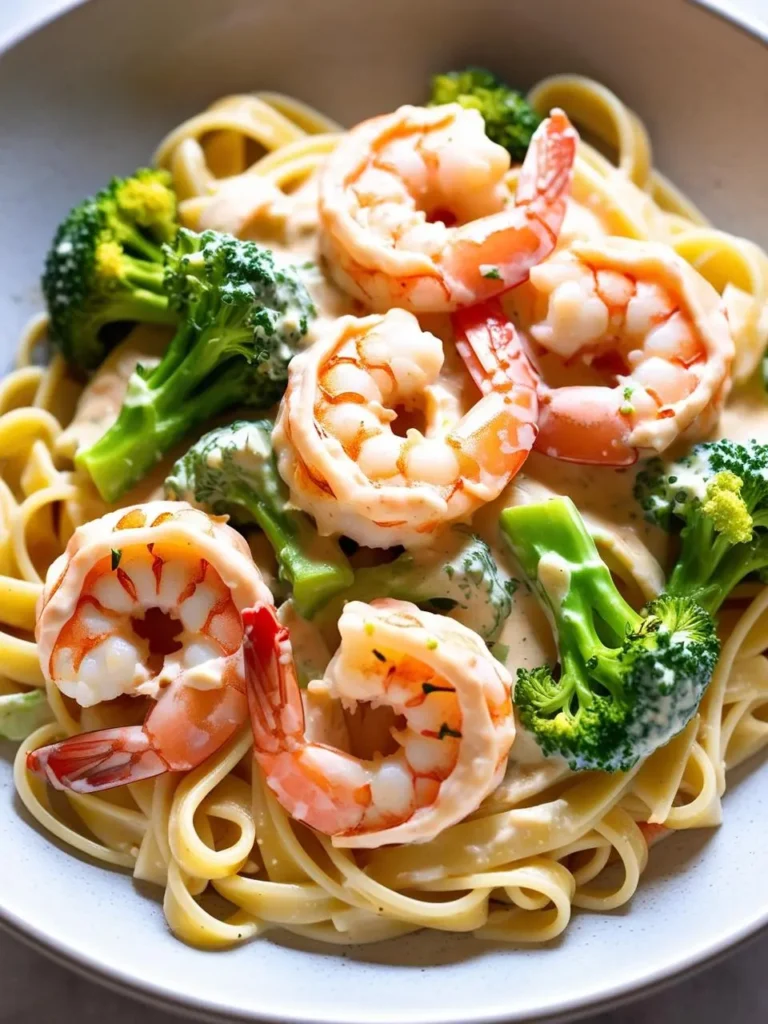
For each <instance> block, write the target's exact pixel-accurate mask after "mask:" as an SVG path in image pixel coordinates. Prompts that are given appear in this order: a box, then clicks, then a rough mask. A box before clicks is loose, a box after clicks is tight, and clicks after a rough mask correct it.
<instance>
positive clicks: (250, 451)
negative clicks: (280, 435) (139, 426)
mask: <svg viewBox="0 0 768 1024" xmlns="http://www.w3.org/2000/svg"><path fill="white" fill-rule="evenodd" d="M272 426H273V424H272V422H271V421H270V420H258V421H256V422H255V423H251V422H247V421H244V420H238V421H237V422H235V423H232V424H230V425H229V426H226V427H217V428H216V429H215V430H212V431H211V432H210V433H208V434H206V435H205V436H204V437H202V438H201V439H200V440H199V441H198V442H197V444H194V445H192V447H191V448H190V450H189V451H188V452H187V453H186V455H184V456H182V458H180V459H179V461H178V462H177V463H176V465H175V466H174V467H173V469H172V470H171V473H170V475H169V476H168V478H167V479H166V481H165V492H166V495H167V496H168V497H169V498H176V499H180V500H182V499H183V500H186V501H189V502H191V503H192V504H194V505H198V506H199V507H201V508H204V509H205V510H206V511H208V512H213V513H214V514H216V515H229V516H230V517H231V519H232V522H233V523H235V524H237V525H248V524H250V523H255V524H257V525H258V526H260V527H261V529H262V530H263V531H264V533H265V534H266V536H267V539H268V540H269V542H270V544H271V545H272V547H273V548H274V551H275V555H276V556H277V561H278V564H279V566H280V577H281V579H283V580H285V581H286V582H287V583H289V584H290V585H291V587H292V589H293V600H294V604H295V605H296V609H297V610H298V612H299V614H300V615H302V616H303V617H304V618H307V619H310V618H312V617H313V616H314V615H315V613H316V612H317V611H318V609H319V608H321V607H322V606H323V605H325V604H326V603H327V602H328V601H329V599H330V598H332V597H333V595H334V594H337V593H338V592H339V591H340V590H344V589H345V588H347V587H349V586H350V584H351V583H352V581H353V579H354V576H353V573H352V568H351V566H350V564H349V562H348V561H347V559H346V558H345V556H344V554H343V553H342V551H341V549H340V548H339V546H338V544H337V543H336V542H335V541H334V540H332V539H331V538H329V537H319V536H318V534H317V532H316V531H315V529H314V527H313V525H312V521H311V520H310V519H309V517H308V516H306V515H304V513H303V512H298V511H296V510H295V509H292V508H290V507H289V504H288V492H287V489H286V487H285V485H284V484H283V481H282V480H281V479H280V476H279V475H278V472H277V466H276V464H275V455H274V451H273V449H272Z"/></svg>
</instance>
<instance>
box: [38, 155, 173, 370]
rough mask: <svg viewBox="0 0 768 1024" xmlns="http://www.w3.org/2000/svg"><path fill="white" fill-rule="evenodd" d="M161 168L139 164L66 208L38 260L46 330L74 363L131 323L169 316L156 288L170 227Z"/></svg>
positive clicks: (90, 365)
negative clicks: (41, 260)
mask: <svg viewBox="0 0 768 1024" xmlns="http://www.w3.org/2000/svg"><path fill="white" fill-rule="evenodd" d="M177 227H178V225H177V223H176V195H175V193H174V192H173V189H172V188H171V176H170V174H168V172H167V171H155V170H149V169H147V168H142V169H141V170H138V171H136V173H135V174H134V175H132V176H131V177H130V178H113V180H112V181H111V183H110V184H109V185H108V186H107V188H105V189H103V190H102V191H101V192H98V193H97V194H96V195H95V196H92V197H91V198H89V199H84V200H83V202H81V203H79V204H78V205H77V206H75V207H74V209H72V210H70V212H69V214H68V215H67V217H66V218H65V220H64V221H63V223H62V224H60V225H59V228H58V230H57V231H56V234H55V236H54V239H53V243H52V245H51V248H50V250H49V252H48V256H47V258H46V261H45V271H44V273H43V280H42V287H43V294H44V295H45V300H46V303H47V305H48V312H49V315H50V318H51V334H52V337H53V339H54V341H55V342H56V343H57V344H58V346H59V347H60V348H61V351H62V352H63V354H64V356H65V357H66V359H67V360H68V362H70V363H71V364H72V365H73V366H76V367H78V368H79V369H81V370H85V371H90V370H93V369H95V368H96V367H97V366H98V365H99V363H100V362H101V361H102V360H103V359H104V357H105V355H106V354H107V352H108V350H109V347H110V341H111V342H114V341H115V340H117V337H118V336H119V335H117V334H116V332H114V331H112V333H111V336H110V331H109V327H110V325H114V324H126V323H132V322H136V321H139V322H142V323H169V324H170V323H175V321H176V319H177V314H176V312H175V311H174V310H173V309H172V308H171V307H170V305H169V303H168V299H167V297H166V295H165V292H164V288H163V274H164V271H163V251H162V245H163V243H165V242H170V241H172V240H173V238H174V236H175V234H176V230H177Z"/></svg>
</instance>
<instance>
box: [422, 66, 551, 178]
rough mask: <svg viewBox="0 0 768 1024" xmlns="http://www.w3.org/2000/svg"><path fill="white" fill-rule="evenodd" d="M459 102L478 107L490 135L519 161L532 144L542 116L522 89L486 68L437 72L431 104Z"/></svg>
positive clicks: (468, 106) (470, 106)
mask: <svg viewBox="0 0 768 1024" xmlns="http://www.w3.org/2000/svg"><path fill="white" fill-rule="evenodd" d="M442 103H460V104H461V106H462V107H467V108H469V109H471V110H479V111H480V113H481V114H482V115H483V119H484V121H485V132H486V135H487V136H488V138H489V139H492V140H493V142H497V143H498V144H499V145H500V146H503V147H504V149H506V150H508V152H509V154H510V156H511V157H512V159H513V160H515V161H517V162H520V161H522V160H523V158H524V157H525V154H526V151H527V150H528V146H529V145H530V144H531V139H532V138H533V133H534V132H535V131H536V129H537V128H538V127H539V125H540V124H541V118H540V117H539V115H538V114H537V113H536V111H535V110H534V109H533V107H532V106H531V105H530V104H529V103H528V101H527V100H526V98H525V97H524V96H523V94H522V93H521V92H517V91H516V90H515V89H510V87H509V86H508V85H505V83H504V82H502V81H501V79H499V78H497V77H496V75H494V74H493V73H492V72H490V71H486V70H485V69H484V68H467V69H466V70H464V71H448V72H447V73H446V74H443V75H434V76H433V78H432V88H431V93H430V97H429V105H430V106H436V105H439V104H442Z"/></svg>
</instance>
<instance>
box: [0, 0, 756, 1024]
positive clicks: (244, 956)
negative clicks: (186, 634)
mask: <svg viewBox="0 0 768 1024" xmlns="http://www.w3.org/2000/svg"><path fill="white" fill-rule="evenodd" d="M467 62H475V63H481V64H486V65H488V66H490V67H493V68H495V69H496V70H497V71H499V72H500V73H502V74H504V75H505V77H508V78H509V79H510V80H511V81H513V82H515V83H519V84H520V85H526V84H528V83H529V82H531V81H533V80H534V79H536V78H537V77H540V76H542V75H545V74H550V73H552V72H556V71H576V72H582V73H586V74H589V75H594V76H595V77H597V78H599V79H601V80H602V81H604V82H606V83H607V84H608V85H609V86H611V87H612V88H614V89H615V90H616V91H617V92H619V94H620V95H621V96H622V97H623V98H624V99H626V100H627V101H628V102H629V103H630V104H631V106H633V107H634V108H635V109H636V110H637V111H638V112H639V113H640V115H641V116H642V117H643V118H644V119H645V121H646V123H647V124H648V125H649V127H650V129H651V133H652V136H653V140H654V143H655V147H656V153H657V160H658V163H659V165H660V166H661V168H662V169H663V170H664V171H666V172H667V173H668V174H669V175H670V176H671V177H672V178H673V180H675V181H676V182H677V183H678V184H680V185H681V186H683V187H684V188H685V189H686V190H687V191H688V192H690V193H691V195H692V196H693V197H694V199H695V200H697V201H698V202H699V204H700V205H701V206H702V207H703V209H704V210H706V211H707V212H708V213H709V214H711V216H712V217H713V219H714V220H715V222H716V223H722V224H723V225H724V226H727V227H729V228H730V229H732V230H735V231H741V232H743V233H745V234H748V235H750V236H752V237H756V238H758V240H760V241H762V242H763V243H764V244H765V243H766V242H768V189H767V188H766V186H765V181H766V167H768V132H766V131H765V127H766V108H768V53H766V52H765V49H764V45H763V44H762V43H761V42H760V41H759V40H758V39H756V38H755V37H754V36H750V35H748V34H747V32H746V31H744V30H743V28H740V27H738V26H736V25H734V24H731V23H729V22H728V21H726V20H723V19H721V18H720V17H718V16H715V15H713V14H712V13H710V12H709V11H707V10H705V9H704V8H702V7H700V6H698V5H695V4H692V3H687V2H685V0H623V2H622V3H621V4H618V3H617V2H616V0H579V2H578V3H576V2H574V0H537V2H536V3H531V2H529V0H381V2H379V3H373V2H370V0H217V2H215V3H214V2H212V0H98V2H96V0H94V2H91V3H88V4H86V5H85V6H82V7H78V8H77V9H75V10H73V11H71V12H70V13H68V14H66V15H65V16H63V17H61V18H60V19H58V20H56V21H53V22H51V23H49V24H47V25H45V26H44V27H43V28H41V29H40V30H39V31H37V32H35V33H34V34H32V35H30V36H28V37H26V38H24V39H21V40H20V41H18V42H16V44H15V45H14V46H12V47H11V48H9V49H8V51H7V52H6V54H5V55H4V56H3V58H2V61H1V62H0V239H2V245H0V282H1V283H2V284H1V285H0V324H1V325H2V332H0V338H1V339H2V345H3V350H2V353H1V355H2V360H3V363H4V364H5V365H8V364H9V363H10V359H11V353H12V347H13V344H14V339H15V338H16V336H17V330H18V329H19V328H20V327H21V325H22V323H23V322H24V320H25V318H26V317H27V315H28V314H29V313H30V312H32V311H33V310H36V309H38V308H40V297H39V294H38V287H37V281H38V277H39V274H40V269H41V264H42V259H43V255H44V252H45V249H46V246H47V243H48V241H49V239H50V236H51V232H52V230H53V227H54V225H55V224H56V223H57V221H58V220H59V218H60V217H61V215H62V213H63V212H64V211H65V210H66V209H67V208H68V207H69V205H70V204H71V203H73V202H74V201H76V200H78V199H79V198H81V197H82V196H83V195H85V194H87V193H88V192H89V191H90V190H92V189H94V188H96V187H98V186H100V185H101V184H102V183H103V182H104V181H105V179H106V178H107V177H108V176H109V175H110V174H112V173H115V172H120V171H129V170H131V169H132V168H133V167H135V166H136V165H137V164H139V163H141V162H142V161H145V160H146V159H147V158H148V156H149V154H150V153H151V152H152V150H153V148H154V146H155V144H156V143H157V141H158V140H159V139H160V138H161V136H162V135H163V134H164V132H165V131H166V130H167V129H168V128H170V127H171V126H173V125H174V124H176V123H177V122H178V121H180V120H181V119H182V118H184V117H185V116H187V115H189V114H191V113H193V112H195V111H197V110H199V109H200V108H202V107H203V106H204V105H205V104H207V103H208V102H209V101H210V100H212V99H214V98H215V97H217V96H220V95H222V94H224V93H227V92H238V91H248V90H250V89H254V88H256V87H265V88H271V89H282V90H285V91H286V92H290V93H294V94H295V95H297V96H299V97H303V98H305V99H307V100H309V101H310V102H312V103H314V104H316V105H317V106H319V107H320V108H321V109H323V110H326V111H328V112H329V113H330V114H332V115H334V116H336V117H338V118H339V119H340V120H341V121H342V122H346V123H353V122H354V121H356V120H358V119H360V118H361V117H363V116H364V115H367V114H371V113H374V112H378V111H381V110H390V109H392V108H393V107H395V106H396V105H397V104H398V103H401V102H405V101H418V99H419V98H420V97H421V96H423V95H424V90H425V87H426V81H427V76H428V73H429V72H431V71H435V70H438V69H444V68H448V67H452V66H456V65H460V64H462V63H467ZM761 235H762V237H760V236H761ZM1 670H2V668H1V667H0V671H1ZM2 753H3V758H2V760H0V800H1V801H2V805H1V806H0V878H2V883H1V885H0V919H1V922H2V923H4V924H5V925H7V926H8V927H10V928H12V929H14V930H17V931H18V932H19V934H20V935H22V936H24V937H26V938H28V939H31V940H33V941H34V942H36V943H37V944H39V946H40V947H41V948H43V949H45V950H47V951H48V952H50V953H51V954H53V955H54V956H57V957H58V958H59V959H63V960H65V961H66V962H68V963H69V964H71V965H72V966H75V967H79V968H80V969H82V970H85V971H87V973H88V974H89V976H91V977H96V978H100V979H102V980H104V981H106V982H108V983H111V984H113V985H118V986H121V987H125V988H129V989H130V990H131V991H133V992H134V993H136V994H139V995H144V996H145V997H149V998H155V999H159V1000H162V1001H165V1002H172V1003H175V1004H182V1005H183V1006H184V1007H185V1008H186V1009H187V1010H191V1011H197V1012H198V1013H200V1014H206V1013H210V1014H221V1015H222V1016H229V1017H232V1018H247V1019H269V1020H280V1021H312V1022H314V1021H318V1022H320V1021H329V1022H330V1021H333V1022H335V1024H346V1022H350V1024H351V1022H355V1024H358V1022H359V1024H385V1022H387V1024H389V1022H399V1024H417V1022H418V1024H426V1022H431V1021H435V1022H437V1021H440V1022H443V1024H449V1022H453V1021H456V1022H459V1021H461V1022H471V1021H492V1020H514V1021H522V1020H532V1019H536V1020H538V1019H541V1018H545V1017H549V1016H558V1015H565V1014H568V1013H569V1012H572V1011H575V1010H578V1009H582V1010H583V1009H585V1008H586V1007H591V1008H596V1007H597V1006H602V1005H605V1004H606V1003H607V1002H610V1001H614V1000H616V999H619V998H622V997H625V996H627V995H628V994H630V993H632V992H633V991H636V990H638V989H641V988H644V987H648V986H651V985H656V984H658V983H659V982H660V981H663V980H664V979H667V978H669V977H670V976H671V975H673V974H675V973H676V972H679V971H681V970H684V969H686V968H689V967H691V966H692V965H695V964H697V963H700V962H701V961H703V960H705V959H706V958H709V957H712V956H713V955H716V954H717V953H718V952H721V951H722V950H724V949H726V948H728V947H729V946H731V945H732V944H733V943H735V942H737V941H739V940H741V939H743V938H744V937H746V936H748V935H749V934H751V933H753V932H754V931H756V930H757V929H758V928H759V927H760V926H761V925H763V924H764V923H765V922H766V921H768V847H767V846H766V843H765V820H766V794H768V776H766V775H765V774H761V773H760V771H759V770H757V769H758V768H759V766H758V765H755V764H752V765H750V766H748V770H747V771H743V772H742V773H741V777H740V778H739V779H738V780H736V779H731V792H730V793H729V795H728V797H727V799H726V805H725V824H724V825H723V827H722V828H721V829H720V830H718V831H715V832H698V833H692V834H688V835H685V834H682V835H679V836H677V837H674V838H672V839H670V840H668V841H667V842H666V843H664V844H663V846H662V847H661V848H657V849H656V850H654V851H653V855H652V858H651V867H650V869H649V871H648V872H647V874H646V876H645V878H644V879H643V882H642V884H641V886H640V891H639V893H638V894H637V896H636V897H635V899H634V900H633V902H632V905H631V907H629V908H628V909H627V910H626V911H625V912H622V913H617V914H614V915H611V916H595V915H589V914H582V915H579V916H577V919H576V920H575V921H574V922H573V924H572V925H571V927H570V928H569V929H568V931H567V934H566V935H565V937H564V938H563V939H562V941H560V942H558V943H556V944H554V945H553V946H550V947H548V948H540V949H529V950H512V949H509V948H499V947H494V946H492V945H489V944H486V943H481V942H478V941H476V940H475V939H472V938H468V937H461V936H451V935H444V936H440V935H429V936H428V935H420V936H415V937H412V938H408V939H405V940H399V941H397V942H391V943H388V944H385V945H380V946H374V947H366V948H361V949H351V950H341V949H340V950H338V951H337V950H336V949H335V948H329V947H324V948H315V947H312V946H311V945H310V944H308V943H302V942H298V941H295V940H288V939H285V938H283V939H281V938H279V937H277V938H274V939H266V940H258V941H256V942H254V943H252V944H250V945H248V946H245V947H243V948H240V949H237V950H235V951H232V952H228V953H224V954H221V953H220V954H212V953H200V952H197V951H196V950H192V949H189V948H188V947H186V946H184V945H182V944H181V943H179V942H177V941H176V940H175V939H173V938H172V937H171V935H170V934H169V932H168V930H167V928H166V926H165V923H164V920H163V916H162V911H161V908H160V906H159V904H158V903H157V902H156V899H154V898H153V896H154V894H153V893H152V892H151V891H147V890H141V891H139V890H138V888H137V887H136V886H135V885H134V883H133V881H132V880H131V878H130V877H128V876H126V875H123V874H120V873H117V872H112V871H109V870H106V869H105V868H104V867H101V866H97V865H94V864H92V863H90V862H88V861H87V860H85V859H78V858H77V857H74V856H73V855H72V853H71V851H69V850H64V849H62V848H60V847H58V846H57V845H55V844H54V843H52V842H51V840H50V838H49V837H48V836H44V835H42V834H40V833H39V832H38V831H36V830H35V828H34V827H33V826H32V824H31V823H30V821H29V819H28V818H27V816H26V815H25V814H24V812H23V810H22V809H21V807H20V805H19V802H18V800H17V799H16V798H15V796H14V790H13V785H12V779H11V758H12V750H11V749H10V748H9V749H7V750H4V751H2Z"/></svg>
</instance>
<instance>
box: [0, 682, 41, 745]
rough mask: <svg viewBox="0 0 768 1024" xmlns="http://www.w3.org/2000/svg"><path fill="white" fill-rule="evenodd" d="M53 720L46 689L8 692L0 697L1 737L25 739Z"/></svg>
mask: <svg viewBox="0 0 768 1024" xmlns="http://www.w3.org/2000/svg"><path fill="white" fill-rule="evenodd" d="M52 721H53V712H52V711H51V708H50V705H49V704H48V701H47V700H46V697H45V691H44V690H28V691H27V692H26V693H8V694H4V695H3V696H1V697H0V737H2V738H3V739H6V740H25V739H26V738H27V736H29V734H30V733H31V732H34V731H35V729H39V728H40V726H41V725H45V724H46V723H47V722H52Z"/></svg>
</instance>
